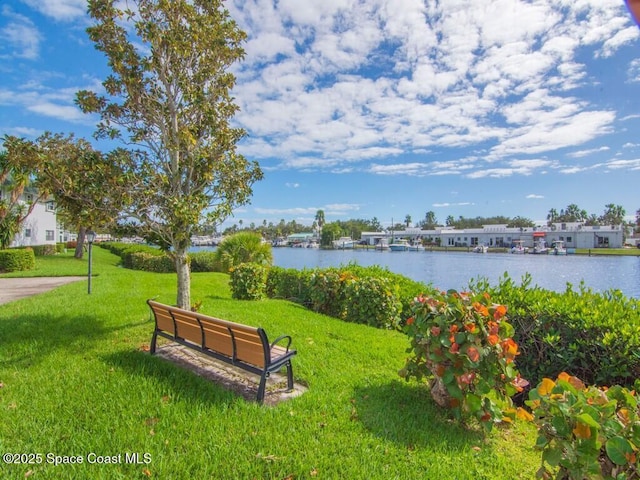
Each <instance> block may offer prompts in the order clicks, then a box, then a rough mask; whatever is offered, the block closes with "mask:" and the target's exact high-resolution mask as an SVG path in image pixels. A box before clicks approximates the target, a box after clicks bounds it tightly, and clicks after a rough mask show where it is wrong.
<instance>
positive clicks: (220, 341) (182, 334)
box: [147, 300, 297, 402]
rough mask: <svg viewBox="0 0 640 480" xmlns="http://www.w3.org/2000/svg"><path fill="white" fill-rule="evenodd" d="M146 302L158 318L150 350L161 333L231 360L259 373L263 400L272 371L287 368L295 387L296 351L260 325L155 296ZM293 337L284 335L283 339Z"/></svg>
mask: <svg viewBox="0 0 640 480" xmlns="http://www.w3.org/2000/svg"><path fill="white" fill-rule="evenodd" d="M147 303H148V304H149V307H150V308H151V311H152V312H153V314H154V318H155V324H156V325H155V329H154V332H153V336H152V337H151V349H150V350H151V354H153V353H155V350H156V341H157V337H158V335H160V336H163V337H166V338H169V339H173V340H175V341H176V342H178V343H181V344H182V345H185V346H187V347H190V348H195V349H197V350H198V351H201V352H202V353H205V354H207V355H210V356H213V357H215V358H217V359H219V360H223V361H225V362H227V363H231V364H233V365H235V366H238V367H240V368H243V369H244V370H247V371H250V372H253V373H258V374H259V375H260V385H259V387H258V396H257V399H258V401H259V402H262V401H263V399H264V392H265V386H266V379H267V378H268V377H269V375H270V374H271V373H272V372H275V371H278V370H280V369H281V368H282V367H286V368H287V386H288V388H289V389H290V390H291V389H293V368H292V365H291V358H292V357H293V356H294V355H295V354H296V353H297V352H296V351H295V350H289V349H288V345H287V348H285V347H282V346H280V345H274V346H273V347H271V346H270V345H269V341H268V339H267V335H266V333H265V332H264V330H262V329H261V328H256V327H251V326H248V325H243V324H240V323H235V322H230V321H228V320H222V319H219V318H214V317H209V316H207V315H202V314H199V313H195V312H190V311H187V310H183V309H180V308H177V307H171V306H169V305H163V304H161V303H158V302H155V301H153V300H148V301H147ZM284 338H286V339H288V340H289V343H290V342H291V337H288V336H283V337H280V338H279V339H278V340H277V341H279V340H281V339H284Z"/></svg>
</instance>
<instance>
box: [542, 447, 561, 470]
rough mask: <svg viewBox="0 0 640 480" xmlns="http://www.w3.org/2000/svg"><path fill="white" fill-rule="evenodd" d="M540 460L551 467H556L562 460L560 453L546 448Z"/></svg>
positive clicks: (554, 449) (558, 450)
mask: <svg viewBox="0 0 640 480" xmlns="http://www.w3.org/2000/svg"><path fill="white" fill-rule="evenodd" d="M542 460H543V461H544V462H547V463H548V464H549V465H551V466H552V467H557V466H558V465H559V464H560V460H562V451H560V449H557V448H548V449H546V450H545V451H544V452H542Z"/></svg>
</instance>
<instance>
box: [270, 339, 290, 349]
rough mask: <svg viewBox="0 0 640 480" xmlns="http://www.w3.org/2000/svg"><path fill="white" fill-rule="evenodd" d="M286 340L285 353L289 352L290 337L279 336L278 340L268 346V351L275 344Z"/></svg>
mask: <svg viewBox="0 0 640 480" xmlns="http://www.w3.org/2000/svg"><path fill="white" fill-rule="evenodd" d="M284 339H287V340H288V342H287V347H286V349H287V352H288V351H289V346H290V345H291V337H290V336H289V335H280V336H279V337H278V338H276V339H275V340H274V341H273V342H272V343H271V345H269V350H272V349H273V347H274V346H275V345H276V343H278V342H280V341H281V340H284Z"/></svg>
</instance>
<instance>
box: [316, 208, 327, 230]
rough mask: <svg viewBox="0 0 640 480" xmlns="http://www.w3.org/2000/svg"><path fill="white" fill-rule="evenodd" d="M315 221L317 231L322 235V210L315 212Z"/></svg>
mask: <svg viewBox="0 0 640 480" xmlns="http://www.w3.org/2000/svg"><path fill="white" fill-rule="evenodd" d="M315 220H316V223H317V224H318V232H319V234H320V235H322V227H323V225H324V223H325V221H324V210H318V211H317V212H316V218H315Z"/></svg>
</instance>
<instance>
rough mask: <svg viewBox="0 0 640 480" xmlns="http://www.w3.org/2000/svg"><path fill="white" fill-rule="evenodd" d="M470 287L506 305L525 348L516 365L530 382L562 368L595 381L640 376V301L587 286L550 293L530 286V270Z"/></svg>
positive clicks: (629, 383)
mask: <svg viewBox="0 0 640 480" xmlns="http://www.w3.org/2000/svg"><path fill="white" fill-rule="evenodd" d="M472 288H473V289H477V290H485V291H487V292H488V293H489V294H490V295H491V299H492V300H493V301H495V302H498V303H502V304H504V305H507V307H508V312H507V315H508V317H509V320H510V322H511V324H512V325H513V326H514V327H515V329H516V335H515V337H514V338H515V340H516V341H517V342H518V344H519V345H520V350H521V352H522V353H521V355H519V356H518V359H517V363H518V368H519V369H520V372H521V373H522V376H523V377H525V378H526V379H527V380H529V381H530V382H531V384H532V385H536V384H537V383H539V382H540V381H541V380H542V378H544V377H548V378H556V377H557V375H558V374H559V373H560V372H563V371H564V372H567V373H569V374H570V375H573V376H576V377H579V378H580V379H582V380H583V381H584V382H585V383H586V384H592V385H615V384H619V385H625V386H629V387H632V386H633V384H634V381H635V380H636V379H637V378H640V301H639V300H636V299H630V298H627V297H625V296H624V295H622V293H620V292H619V291H609V292H606V293H595V292H593V291H591V290H590V289H587V288H585V287H584V286H583V285H580V287H579V288H578V290H575V289H574V288H573V287H572V286H571V285H568V286H567V289H566V291H565V292H563V293H558V292H551V291H548V290H543V289H541V288H539V287H532V286H531V277H530V276H528V275H527V276H525V277H524V278H523V281H522V283H521V284H520V285H516V283H515V282H514V281H513V280H512V279H511V278H509V277H508V276H507V275H505V276H504V277H503V279H502V280H501V281H500V282H499V284H498V285H496V286H494V287H491V286H489V285H488V283H487V282H486V280H482V281H479V282H478V283H476V284H475V285H473V286H472Z"/></svg>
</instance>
